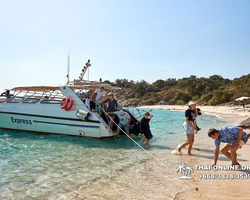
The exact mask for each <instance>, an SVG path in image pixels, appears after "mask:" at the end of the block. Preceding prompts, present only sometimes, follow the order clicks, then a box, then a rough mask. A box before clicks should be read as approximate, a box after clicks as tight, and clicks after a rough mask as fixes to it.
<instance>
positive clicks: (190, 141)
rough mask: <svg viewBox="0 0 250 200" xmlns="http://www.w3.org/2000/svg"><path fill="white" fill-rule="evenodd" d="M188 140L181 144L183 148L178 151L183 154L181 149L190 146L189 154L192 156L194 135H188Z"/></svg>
mask: <svg viewBox="0 0 250 200" xmlns="http://www.w3.org/2000/svg"><path fill="white" fill-rule="evenodd" d="M186 136H187V140H186V141H185V142H183V143H182V144H181V146H179V148H177V151H179V152H181V149H182V148H184V147H185V146H187V145H189V147H188V154H191V150H192V146H193V143H194V134H191V133H190V134H187V135H186Z"/></svg>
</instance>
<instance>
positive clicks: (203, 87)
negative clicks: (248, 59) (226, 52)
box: [115, 74, 250, 105]
mask: <svg viewBox="0 0 250 200" xmlns="http://www.w3.org/2000/svg"><path fill="white" fill-rule="evenodd" d="M115 84H116V85H117V86H118V87H121V88H122V89H123V90H124V91H125V92H124V96H125V98H127V99H129V101H130V102H131V103H138V104H139V103H140V104H145V105H152V104H157V103H159V102H165V104H186V103H187V102H188V101H190V100H194V101H197V103H199V104H203V105H218V104H223V103H227V102H233V103H237V102H235V99H236V98H238V97H241V96H250V74H248V75H244V76H242V77H240V78H235V79H233V80H229V79H224V78H223V77H222V76H220V75H213V76H210V77H209V78H205V77H201V78H197V77H196V76H195V75H191V76H190V77H188V78H186V77H185V78H182V79H179V80H176V79H175V78H168V79H166V80H162V79H159V80H157V81H155V82H153V83H152V84H150V83H148V82H146V81H145V80H141V81H139V82H134V81H132V80H131V81H128V79H117V80H116V81H115Z"/></svg>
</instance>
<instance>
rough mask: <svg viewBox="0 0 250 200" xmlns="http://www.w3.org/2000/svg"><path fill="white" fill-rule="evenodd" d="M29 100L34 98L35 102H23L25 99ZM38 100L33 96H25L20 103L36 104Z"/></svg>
mask: <svg viewBox="0 0 250 200" xmlns="http://www.w3.org/2000/svg"><path fill="white" fill-rule="evenodd" d="M29 100H31V101H32V100H35V102H25V101H29ZM39 101H40V99H39V98H34V97H28V98H26V99H25V100H23V101H22V103H28V104H36V103H38V102H39Z"/></svg>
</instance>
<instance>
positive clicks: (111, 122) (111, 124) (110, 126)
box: [109, 116, 115, 131]
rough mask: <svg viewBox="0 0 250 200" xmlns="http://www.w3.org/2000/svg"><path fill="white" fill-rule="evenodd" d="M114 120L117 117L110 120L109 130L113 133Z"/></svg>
mask: <svg viewBox="0 0 250 200" xmlns="http://www.w3.org/2000/svg"><path fill="white" fill-rule="evenodd" d="M114 119H115V116H112V117H110V119H109V128H110V130H111V131H112V128H113V121H114Z"/></svg>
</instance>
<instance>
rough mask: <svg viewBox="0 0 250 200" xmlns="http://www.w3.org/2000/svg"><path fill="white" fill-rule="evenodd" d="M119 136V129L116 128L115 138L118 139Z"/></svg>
mask: <svg viewBox="0 0 250 200" xmlns="http://www.w3.org/2000/svg"><path fill="white" fill-rule="evenodd" d="M119 138H120V129H119V128H117V131H116V139H117V140H118V139H119Z"/></svg>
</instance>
